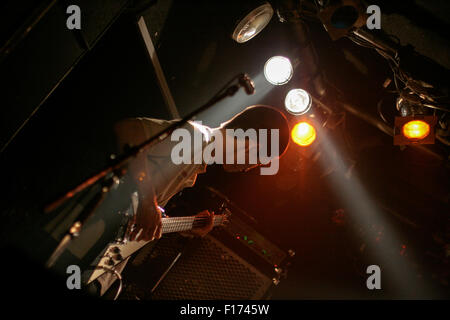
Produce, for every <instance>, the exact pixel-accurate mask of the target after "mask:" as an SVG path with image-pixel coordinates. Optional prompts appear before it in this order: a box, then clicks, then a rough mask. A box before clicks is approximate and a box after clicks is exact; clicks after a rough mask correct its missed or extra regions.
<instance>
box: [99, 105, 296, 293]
mask: <svg viewBox="0 0 450 320" xmlns="http://www.w3.org/2000/svg"><path fill="white" fill-rule="evenodd" d="M176 121H178V120H170V121H167V120H160V119H150V118H134V119H125V120H122V121H120V122H119V123H117V124H116V126H115V133H116V135H117V139H118V144H119V148H120V149H121V150H122V151H123V150H124V149H125V148H126V147H127V146H128V147H133V146H136V145H138V144H140V143H142V142H144V141H146V140H148V139H150V138H151V137H153V136H155V135H157V134H158V133H160V132H162V131H163V130H164V129H165V128H167V127H168V126H170V125H171V124H173V123H174V122H176ZM183 128H184V129H186V130H188V132H190V133H191V136H195V135H200V136H201V137H202V139H201V141H202V142H201V143H200V146H198V145H197V147H196V146H195V143H194V146H193V148H192V149H191V150H192V154H191V157H192V158H193V159H194V158H195V155H196V153H199V152H200V153H201V152H202V150H203V148H204V147H206V146H208V145H209V144H210V143H212V138H213V137H215V136H216V135H217V134H219V133H220V134H221V135H222V138H223V144H222V145H223V159H226V158H227V153H228V156H231V157H232V158H234V156H235V155H236V154H238V152H239V151H242V150H238V146H239V148H245V149H244V151H245V154H246V159H250V158H249V153H250V152H251V151H255V148H256V149H258V147H259V145H258V141H250V139H245V141H243V142H244V143H241V144H238V143H237V138H236V137H235V136H230V135H227V133H226V129H242V130H244V131H246V130H247V129H255V130H256V131H257V132H258V130H259V129H267V130H268V139H267V140H268V141H269V144H270V141H271V138H270V132H271V129H278V130H279V141H278V142H279V152H278V153H277V155H282V154H283V153H284V151H285V150H286V148H287V146H288V143H289V128H288V124H287V120H286V117H285V116H284V115H283V114H282V113H281V112H280V111H278V110H277V109H275V108H272V107H267V106H259V105H258V106H251V107H248V108H246V109H245V110H244V111H242V112H240V113H239V114H237V115H236V116H234V117H233V118H232V119H230V120H229V121H227V122H224V123H222V124H221V125H220V126H219V127H218V128H209V127H207V126H204V125H201V124H199V123H197V122H193V121H189V122H187V123H186V124H185V125H184V126H183ZM228 139H234V141H233V144H234V149H231V150H228V148H226V145H227V143H226V142H227V141H228ZM257 140H258V139H257ZM176 144H177V142H176V141H172V140H171V138H170V137H167V138H165V139H164V140H162V141H158V142H157V143H156V144H154V145H152V146H150V147H148V148H147V149H145V150H144V151H143V152H141V153H139V154H138V155H137V156H136V158H135V159H134V160H132V161H130V164H129V169H128V175H129V176H131V179H132V180H133V182H134V185H135V186H136V189H137V192H134V195H136V193H137V198H138V199H137V200H138V205H137V210H136V214H135V215H134V219H133V220H132V221H130V223H129V225H128V231H127V233H128V234H129V240H131V241H133V240H136V241H139V240H145V241H151V240H154V239H159V238H160V237H161V235H162V221H161V208H163V207H164V206H165V205H166V203H167V202H168V201H169V200H170V198H171V197H173V196H174V195H175V194H177V193H178V192H180V191H181V190H182V189H184V188H186V187H192V186H193V185H194V184H195V180H196V178H197V175H198V174H201V173H204V172H206V167H207V164H208V163H209V159H204V158H203V157H201V159H202V161H201V162H198V161H194V162H192V163H181V164H175V163H174V162H173V161H172V160H173V159H172V158H171V154H172V150H173V148H174V147H175V145H176ZM267 147H268V150H271V149H270V148H269V146H267ZM197 155H198V154H197ZM202 155H203V154H202ZM259 160H260V159H258V161H257V162H256V163H255V164H250V163H246V164H223V168H224V169H225V170H226V171H228V172H242V171H248V170H250V169H252V168H255V167H258V166H260V164H261V163H260V161H259ZM196 162H197V163H196ZM197 216H205V217H207V218H208V219H207V223H206V224H205V226H204V227H200V228H196V229H193V230H191V231H189V233H190V234H191V235H193V236H205V235H206V234H207V233H208V232H210V231H211V230H212V228H213V221H214V213H213V212H209V211H208V210H205V211H202V212H200V213H198V214H197ZM128 260H129V258H127V259H125V260H124V261H123V262H121V263H120V264H118V265H117V266H116V268H115V270H116V271H117V272H119V273H120V272H122V270H123V269H124V268H125V266H126V264H127V262H128ZM115 280H116V277H115V276H113V275H112V274H111V273H106V274H104V275H102V276H100V277H99V278H97V280H96V281H94V282H92V285H93V286H95V287H96V289H95V291H96V292H99V293H100V295H103V294H104V293H105V292H106V290H107V289H108V288H109V287H110V286H111V285H112V283H113V282H114V281H115Z"/></svg>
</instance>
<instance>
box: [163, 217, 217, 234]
mask: <svg viewBox="0 0 450 320" xmlns="http://www.w3.org/2000/svg"><path fill="white" fill-rule="evenodd" d="M224 219H225V218H224V215H223V214H218V215H215V216H214V224H213V226H214V227H216V226H219V225H221V224H222V223H223V222H224ZM161 220H162V233H163V234H164V233H171V232H179V231H187V230H192V229H194V228H197V227H203V226H204V225H205V224H206V222H207V217H167V218H162V219H161Z"/></svg>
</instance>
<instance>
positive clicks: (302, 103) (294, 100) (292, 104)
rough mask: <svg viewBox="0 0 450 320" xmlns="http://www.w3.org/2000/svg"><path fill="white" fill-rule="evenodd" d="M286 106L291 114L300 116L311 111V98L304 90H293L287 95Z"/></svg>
mask: <svg viewBox="0 0 450 320" xmlns="http://www.w3.org/2000/svg"><path fill="white" fill-rule="evenodd" d="M284 105H285V107H286V110H287V111H288V112H289V113H292V114H293V115H296V116H298V115H301V114H304V113H307V112H308V111H309V109H311V96H310V95H309V93H308V92H307V91H305V90H303V89H292V90H291V91H289V92H288V94H287V95H286V99H284Z"/></svg>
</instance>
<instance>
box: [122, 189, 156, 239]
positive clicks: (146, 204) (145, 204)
mask: <svg viewBox="0 0 450 320" xmlns="http://www.w3.org/2000/svg"><path fill="white" fill-rule="evenodd" d="M133 225H134V229H133V228H132V226H133ZM141 230H142V231H141ZM139 231H141V232H140V234H139ZM127 234H129V235H130V236H129V238H130V240H131V241H135V240H136V241H141V240H144V241H152V240H154V239H159V238H161V235H162V221H161V210H159V208H158V206H157V205H156V201H155V200H154V199H151V198H150V199H149V200H147V199H146V200H141V201H140V202H139V205H138V208H137V212H136V214H135V215H134V217H133V219H132V220H131V221H130V222H129V224H128V230H127ZM138 234H139V235H138Z"/></svg>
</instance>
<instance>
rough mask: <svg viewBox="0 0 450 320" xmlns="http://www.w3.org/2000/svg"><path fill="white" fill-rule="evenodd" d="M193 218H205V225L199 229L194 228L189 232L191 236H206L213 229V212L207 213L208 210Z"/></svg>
mask: <svg viewBox="0 0 450 320" xmlns="http://www.w3.org/2000/svg"><path fill="white" fill-rule="evenodd" d="M195 217H207V223H206V225H205V226H203V227H201V228H194V229H192V230H191V231H190V233H191V234H194V235H196V236H199V237H204V236H206V235H207V234H208V233H209V232H210V231H211V230H212V229H213V227H214V212H209V211H208V210H204V211H201V212H199V213H197V214H196V215H195Z"/></svg>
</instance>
